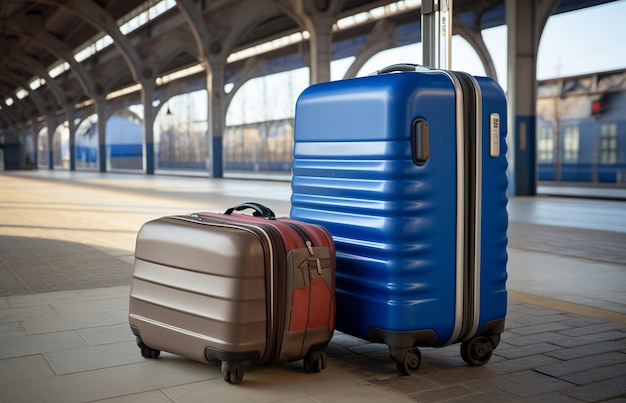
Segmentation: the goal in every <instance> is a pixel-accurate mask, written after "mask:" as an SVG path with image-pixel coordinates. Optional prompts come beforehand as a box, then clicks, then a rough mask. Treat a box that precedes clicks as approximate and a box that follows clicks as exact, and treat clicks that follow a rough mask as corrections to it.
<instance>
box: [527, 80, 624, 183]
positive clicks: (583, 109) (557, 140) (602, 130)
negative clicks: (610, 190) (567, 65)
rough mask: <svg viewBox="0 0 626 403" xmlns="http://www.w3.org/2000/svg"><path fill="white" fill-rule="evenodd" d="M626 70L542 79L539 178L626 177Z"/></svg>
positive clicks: (615, 180)
mask: <svg viewBox="0 0 626 403" xmlns="http://www.w3.org/2000/svg"><path fill="white" fill-rule="evenodd" d="M625 79H626V70H620V71H614V72H606V73H598V74H590V75H585V76H577V77H569V78H560V79H554V80H546V81H542V82H539V87H538V100H537V172H538V180H539V181H566V182H595V183H625V182H626V80H625Z"/></svg>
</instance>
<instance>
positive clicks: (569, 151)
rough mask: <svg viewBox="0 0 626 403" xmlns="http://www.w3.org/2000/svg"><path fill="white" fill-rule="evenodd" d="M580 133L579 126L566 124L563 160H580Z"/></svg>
mask: <svg viewBox="0 0 626 403" xmlns="http://www.w3.org/2000/svg"><path fill="white" fill-rule="evenodd" d="M579 148H580V133H579V131H578V126H565V131H564V134H563V162H578V150H579Z"/></svg>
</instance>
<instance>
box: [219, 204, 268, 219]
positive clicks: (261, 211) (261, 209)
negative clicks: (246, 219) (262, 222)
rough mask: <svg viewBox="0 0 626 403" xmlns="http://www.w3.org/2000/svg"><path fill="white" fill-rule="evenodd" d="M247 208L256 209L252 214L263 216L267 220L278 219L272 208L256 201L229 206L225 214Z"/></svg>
mask: <svg viewBox="0 0 626 403" xmlns="http://www.w3.org/2000/svg"><path fill="white" fill-rule="evenodd" d="M246 209H252V210H254V212H253V213H252V215H253V216H255V217H263V218H265V219H266V220H275V219H276V215H275V214H274V212H273V211H272V210H270V209H269V208H268V207H265V206H264V205H262V204H260V203H255V202H245V203H241V204H239V205H237V206H235V207H231V208H229V209H228V210H226V211H225V212H224V214H227V215H231V214H232V213H233V211H242V210H246Z"/></svg>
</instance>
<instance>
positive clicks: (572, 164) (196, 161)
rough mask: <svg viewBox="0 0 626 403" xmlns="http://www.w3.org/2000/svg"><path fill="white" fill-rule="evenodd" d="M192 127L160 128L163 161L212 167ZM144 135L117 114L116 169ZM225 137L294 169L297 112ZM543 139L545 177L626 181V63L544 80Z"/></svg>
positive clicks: (82, 151)
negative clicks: (616, 67)
mask: <svg viewBox="0 0 626 403" xmlns="http://www.w3.org/2000/svg"><path fill="white" fill-rule="evenodd" d="M204 123H206V122H204ZM185 127H187V129H183V127H182V126H181V127H178V128H174V127H170V128H169V129H161V130H156V129H155V136H156V139H157V142H156V144H155V159H156V168H157V169H164V170H171V169H182V170H202V171H206V170H207V169H208V158H209V157H208V156H209V151H208V149H209V146H208V142H207V136H206V124H204V125H197V127H196V128H194V125H193V122H192V123H189V122H187V124H186V126H185ZM203 128H204V129H203ZM97 138H98V136H97V126H96V125H95V124H91V126H88V127H87V129H86V130H85V129H83V131H82V132H81V131H79V133H78V134H77V137H76V158H77V167H79V168H83V167H95V163H96V161H97V154H98V153H97ZM142 138H143V135H142V128H141V124H140V123H139V122H138V121H137V120H136V119H133V118H132V117H129V116H121V115H113V116H112V117H111V118H109V120H108V121H107V147H106V150H107V167H108V169H118V168H124V169H141V168H142V148H143V147H142ZM222 144H223V161H224V171H225V172H239V173H244V174H245V173H246V172H275V173H287V174H288V173H290V171H291V162H292V148H293V118H286V119H277V120H270V121H265V122H257V123H249V124H241V125H233V126H227V127H226V128H225V131H224V133H223V142H222ZM536 145H537V179H538V181H539V182H540V183H541V182H572V183H604V184H626V70H618V71H610V72H603V73H593V74H588V75H581V76H575V77H565V78H557V79H550V80H543V81H539V82H538V88H537V127H536Z"/></svg>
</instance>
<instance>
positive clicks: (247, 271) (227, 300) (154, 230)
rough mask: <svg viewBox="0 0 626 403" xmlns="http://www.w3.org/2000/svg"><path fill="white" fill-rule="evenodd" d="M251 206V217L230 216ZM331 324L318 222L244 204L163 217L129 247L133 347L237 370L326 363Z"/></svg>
mask: <svg viewBox="0 0 626 403" xmlns="http://www.w3.org/2000/svg"><path fill="white" fill-rule="evenodd" d="M246 209H252V210H253V211H254V215H255V216H250V215H247V214H234V212H235V211H241V210H246ZM334 322H335V250H334V245H333V242H332V238H331V237H330V235H329V234H328V232H327V231H326V230H325V229H323V228H322V227H320V226H316V225H311V224H304V223H301V222H298V221H294V220H291V219H288V218H281V219H275V217H274V214H273V212H272V211H271V210H269V209H268V208H266V207H264V206H262V205H259V204H256V203H244V204H242V205H239V206H237V207H235V208H232V209H229V210H227V212H226V213H225V214H215V213H198V214H191V215H181V216H169V217H162V218H159V219H157V220H154V221H150V222H148V223H146V224H144V226H143V227H142V228H141V230H140V231H139V233H138V235H137V243H136V247H135V264H134V270H133V280H132V287H131V292H130V308H129V323H130V326H131V329H132V331H133V333H134V334H135V336H136V337H137V344H138V346H139V347H140V349H141V353H142V355H143V356H144V357H147V358H158V357H159V354H160V351H167V352H171V353H174V354H178V355H182V356H185V357H188V358H191V359H194V360H198V361H205V362H209V363H221V369H222V374H223V376H224V380H225V381H227V382H229V383H239V382H241V380H242V378H243V373H244V368H245V367H252V366H258V365H262V364H268V363H272V362H278V361H296V360H299V359H303V358H304V368H305V370H306V371H307V372H318V371H321V370H322V369H323V368H324V367H325V366H326V355H325V353H324V349H325V347H326V346H327V344H328V342H329V341H330V338H331V337H332V335H333V330H334Z"/></svg>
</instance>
